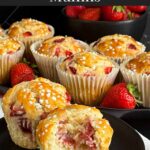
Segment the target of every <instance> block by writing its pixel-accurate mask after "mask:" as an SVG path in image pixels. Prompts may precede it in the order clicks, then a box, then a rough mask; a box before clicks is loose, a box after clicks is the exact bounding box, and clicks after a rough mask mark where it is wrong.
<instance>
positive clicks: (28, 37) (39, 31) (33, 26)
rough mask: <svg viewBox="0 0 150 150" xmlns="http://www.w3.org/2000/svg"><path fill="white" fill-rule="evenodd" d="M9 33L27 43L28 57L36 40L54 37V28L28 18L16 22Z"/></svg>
mask: <svg viewBox="0 0 150 150" xmlns="http://www.w3.org/2000/svg"><path fill="white" fill-rule="evenodd" d="M8 35H9V36H10V37H13V38H16V39H18V40H20V41H22V42H24V43H25V46H26V54H27V55H26V56H27V57H28V56H30V50H29V48H30V47H29V46H30V45H31V44H32V43H33V42H35V41H38V40H45V39H47V38H49V37H52V36H53V35H54V28H53V27H52V26H51V25H48V24H46V23H44V22H41V21H38V20H35V19H31V18H27V19H22V20H21V21H17V22H14V23H13V24H12V25H11V26H10V27H9V29H8ZM29 58H30V57H29Z"/></svg>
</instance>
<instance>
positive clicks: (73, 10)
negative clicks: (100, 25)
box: [65, 6, 86, 18]
mask: <svg viewBox="0 0 150 150" xmlns="http://www.w3.org/2000/svg"><path fill="white" fill-rule="evenodd" d="M85 8H86V7H85V6H66V7H65V12H66V15H67V16H68V17H72V18H77V17H78V15H79V13H80V12H81V11H83V10H84V9H85Z"/></svg>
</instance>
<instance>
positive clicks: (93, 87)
mask: <svg viewBox="0 0 150 150" xmlns="http://www.w3.org/2000/svg"><path fill="white" fill-rule="evenodd" d="M60 63H61V62H59V63H58V64H57V66H56V68H57V72H58V76H59V79H60V83H61V84H62V85H64V86H65V87H66V88H67V90H68V91H69V92H70V94H71V96H72V98H73V100H74V102H75V103H78V104H84V105H89V106H97V105H99V104H100V102H101V100H102V98H103V96H104V94H105V93H106V92H107V91H108V89H109V88H110V87H111V86H112V85H113V83H114V81H115V78H116V76H117V74H118V71H119V67H118V65H117V64H116V68H113V69H112V72H111V73H109V74H108V75H99V76H91V77H90V76H88V77H86V76H81V75H73V74H70V73H67V72H65V71H63V70H62V69H61V68H60Z"/></svg>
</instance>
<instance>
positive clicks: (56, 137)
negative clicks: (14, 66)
mask: <svg viewBox="0 0 150 150" xmlns="http://www.w3.org/2000/svg"><path fill="white" fill-rule="evenodd" d="M70 100H71V99H70V95H69V94H68V92H67V91H66V88H65V87H63V86H62V85H60V84H57V83H54V82H51V81H49V80H48V79H44V78H37V79H35V80H32V81H26V82H22V83H20V84H18V85H16V86H14V87H13V88H11V89H9V90H8V91H7V93H6V94H5V96H4V97H3V101H2V108H3V111H4V116H5V119H6V122H7V127H8V130H9V133H10V136H11V138H12V140H13V141H14V143H15V144H17V145H19V146H21V147H23V148H27V149H35V148H38V146H40V148H41V149H42V150H53V149H55V150H60V149H62V150H68V149H72V150H73V149H78V150H91V149H92V150H99V149H101V150H106V149H108V148H109V145H110V142H111V138H112V135H113V129H112V128H111V126H110V124H109V122H108V121H107V120H106V119H103V115H102V114H101V113H100V111H99V110H98V109H96V108H92V107H89V106H83V105H70ZM89 112H90V113H89ZM106 133H107V134H106Z"/></svg>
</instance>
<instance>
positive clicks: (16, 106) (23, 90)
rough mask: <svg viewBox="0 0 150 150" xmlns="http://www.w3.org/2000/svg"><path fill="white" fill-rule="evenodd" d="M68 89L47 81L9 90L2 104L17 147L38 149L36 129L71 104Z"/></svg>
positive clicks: (17, 86) (26, 83)
mask: <svg viewBox="0 0 150 150" xmlns="http://www.w3.org/2000/svg"><path fill="white" fill-rule="evenodd" d="M70 98H71V97H70V95H69V94H68V93H67V91H66V89H65V87H63V86H62V85H60V84H56V83H53V82H51V81H49V80H47V79H44V78H37V79H35V80H32V81H28V82H22V83H20V84H17V85H16V86H14V87H13V88H11V89H9V90H8V91H7V93H6V94H5V95H4V97H3V100H2V108H3V111H4V117H5V120H6V122H7V127H8V130H9V133H10V136H11V138H12V140H13V141H14V143H15V144H17V145H19V146H21V147H23V148H28V149H34V148H37V143H36V138H35V129H36V126H37V124H38V122H39V121H40V120H41V119H44V118H45V117H46V116H47V115H48V113H50V112H51V111H53V110H54V109H56V108H64V107H65V106H66V105H69V104H70Z"/></svg>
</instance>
